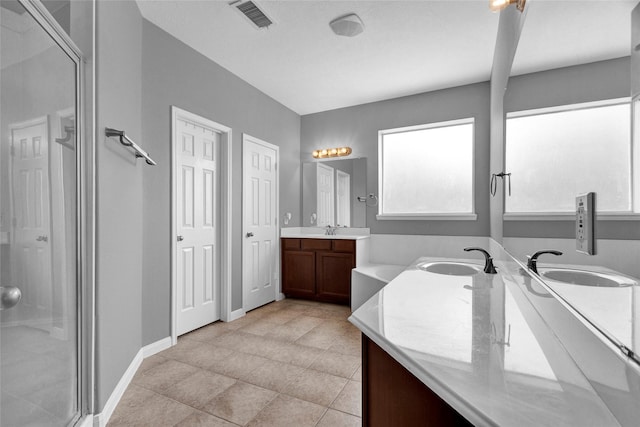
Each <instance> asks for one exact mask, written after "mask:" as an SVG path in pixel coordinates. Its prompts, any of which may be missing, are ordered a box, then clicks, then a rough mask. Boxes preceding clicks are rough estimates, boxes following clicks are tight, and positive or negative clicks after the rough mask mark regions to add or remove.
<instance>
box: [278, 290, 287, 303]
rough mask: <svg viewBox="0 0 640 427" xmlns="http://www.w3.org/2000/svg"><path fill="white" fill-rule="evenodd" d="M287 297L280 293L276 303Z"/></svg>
mask: <svg viewBox="0 0 640 427" xmlns="http://www.w3.org/2000/svg"><path fill="white" fill-rule="evenodd" d="M285 298H286V297H285V296H284V294H283V293H282V292H280V293H279V294H278V295H277V296H276V301H282V300H283V299H285Z"/></svg>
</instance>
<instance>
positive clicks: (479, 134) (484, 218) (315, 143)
mask: <svg viewBox="0 0 640 427" xmlns="http://www.w3.org/2000/svg"><path fill="white" fill-rule="evenodd" d="M465 117H475V119H476V121H475V123H476V126H475V131H476V134H475V168H476V169H475V208H476V213H477V214H478V219H477V220H476V221H387V220H385V221H378V220H376V214H377V208H368V209H367V227H369V228H370V229H371V232H372V233H380V234H431V235H465V236H487V235H489V197H488V194H489V179H488V176H489V83H488V82H485V83H477V84H472V85H467V86H460V87H455V88H450V89H444V90H439V91H434V92H428V93H422V94H418V95H412V96H406V97H402V98H395V99H390V100H386V101H380V102H374V103H370V104H363V105H358V106H355V107H348V108H341V109H337V110H331V111H326V112H321V113H316V114H309V115H306V116H302V127H301V146H300V156H301V157H300V160H301V161H303V162H304V161H309V160H311V159H312V157H311V153H312V151H313V150H314V149H317V148H326V147H335V146H350V147H351V148H352V149H353V153H352V156H353V157H366V158H367V192H368V193H375V194H376V195H378V193H379V192H378V131H379V130H381V129H391V128H398V127H403V126H411V125H420V124H425V123H433V122H441V121H446V120H454V119H461V118H465Z"/></svg>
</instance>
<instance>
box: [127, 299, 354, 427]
mask: <svg viewBox="0 0 640 427" xmlns="http://www.w3.org/2000/svg"><path fill="white" fill-rule="evenodd" d="M284 301H287V300H284ZM298 302H299V301H297V300H288V301H287V302H286V303H279V302H276V303H272V304H274V305H273V306H272V307H271V308H270V309H269V310H268V311H265V312H264V314H263V315H261V313H257V314H255V315H253V316H252V317H254V318H253V319H251V320H248V321H247V322H246V324H243V325H242V326H240V327H238V328H235V329H231V328H229V329H228V330H226V331H224V332H222V333H218V332H216V330H218V329H220V328H221V327H224V326H223V325H221V324H220V323H218V322H215V323H213V324H211V325H207V326H204V327H203V328H200V329H201V330H203V332H202V335H198V336H199V337H210V339H207V340H203V339H202V338H200V339H193V338H192V337H189V336H188V335H189V334H185V336H184V337H182V338H183V339H186V341H191V342H194V343H198V345H197V346H198V347H199V346H200V345H215V346H217V347H219V348H224V349H226V350H228V351H232V352H233V353H235V354H237V353H240V354H244V355H249V356H256V357H261V358H263V359H265V360H267V361H269V362H273V363H276V364H280V365H283V366H284V367H285V369H287V367H295V368H299V369H302V372H301V373H300V374H299V375H297V376H295V377H293V378H291V379H290V380H289V381H286V382H285V383H284V385H283V386H282V387H279V386H278V387H276V386H272V387H263V386H262V385H258V384H253V383H251V382H248V381H245V380H242V379H241V378H247V376H249V377H250V376H251V374H252V373H253V372H256V371H257V370H259V369H261V368H263V367H264V366H265V365H266V362H265V363H263V364H261V365H260V366H256V367H254V368H252V369H249V370H248V371H247V372H242V373H240V372H241V371H239V372H238V374H237V375H233V376H229V375H228V374H225V373H222V372H218V371H215V370H214V369H211V368H212V367H213V366H214V365H215V363H214V365H212V366H210V367H207V368H203V367H201V366H196V365H195V364H192V363H190V362H186V361H184V360H181V359H179V358H176V359H174V358H172V357H165V356H162V353H159V354H158V356H159V357H161V358H162V359H164V361H162V362H160V363H159V364H157V365H154V366H159V365H162V364H163V363H165V362H167V361H173V362H176V363H179V364H182V365H186V366H189V367H191V368H194V369H198V370H200V371H205V372H211V373H214V374H216V375H220V376H223V377H226V378H229V379H230V380H233V383H232V385H231V386H229V387H228V388H226V389H225V390H223V391H221V392H219V393H217V394H216V395H215V396H213V397H212V398H211V400H210V401H209V402H211V401H213V400H215V399H216V397H217V396H219V395H220V394H222V393H224V392H225V391H226V390H228V389H229V388H231V387H233V386H234V385H236V384H246V385H250V386H252V387H257V388H259V389H262V390H266V391H270V392H272V393H274V395H273V397H272V398H271V399H269V400H268V402H267V403H266V404H265V405H264V406H263V407H262V408H261V409H260V410H259V411H258V412H257V413H256V414H255V415H254V416H253V417H252V418H251V419H250V420H249V421H247V424H249V423H251V422H253V421H254V420H255V419H256V418H257V417H259V416H260V415H261V414H263V413H264V411H265V410H266V408H267V407H269V406H270V405H272V404H273V402H274V401H275V400H276V399H278V398H279V397H280V396H282V397H284V396H286V397H287V398H288V399H296V400H299V401H301V402H307V403H309V404H313V405H315V406H318V407H321V408H323V409H324V410H323V411H322V414H321V415H320V416H319V418H318V420H317V421H316V423H315V425H316V426H317V425H318V424H319V423H320V422H321V421H322V420H323V418H324V417H325V416H326V415H327V414H328V413H329V411H330V410H334V411H336V412H339V413H341V414H344V415H347V416H352V417H356V418H360V419H361V416H357V415H354V414H351V413H349V412H346V411H344V410H339V409H335V408H331V405H333V404H334V403H335V402H336V401H337V399H338V397H339V396H340V395H341V394H342V393H343V392H344V390H345V389H346V387H347V386H348V385H349V384H350V383H351V382H354V383H358V381H356V380H354V379H353V376H354V375H355V374H356V372H357V371H358V370H359V369H360V368H361V363H358V364H357V365H356V366H355V367H354V369H353V372H350V375H347V376H342V375H336V374H335V372H336V371H335V370H334V371H332V372H325V371H322V370H319V369H314V368H312V367H311V366H313V365H314V364H316V363H317V362H319V361H321V360H322V358H323V357H325V356H326V355H327V354H334V355H338V356H345V357H357V356H358V355H356V354H354V353H355V352H351V351H350V347H351V346H352V344H353V343H352V341H351V339H352V338H351V337H352V336H353V335H352V334H351V332H352V331H351V330H350V328H353V326H352V325H350V324H349V322H348V321H346V319H345V318H344V317H345V316H348V313H347V312H346V310H344V309H342V308H339V307H336V308H333V307H332V309H331V310H324V311H325V312H327V313H333V314H331V315H327V316H325V317H316V316H313V315H308V314H306V313H305V311H304V310H300V312H299V313H297V315H294V316H293V317H291V318H290V319H289V320H287V321H285V322H284V323H280V324H277V323H273V325H272V326H273V329H274V330H272V331H270V332H274V333H273V334H272V335H271V336H266V335H259V334H252V333H251V332H247V331H244V330H243V329H244V328H250V327H251V326H252V325H256V324H258V323H260V322H268V321H269V319H268V317H267V316H269V315H271V314H274V313H280V319H279V320H281V319H283V318H287V317H290V316H292V314H291V312H292V311H294V310H295V311H296V312H297V311H298V310H296V309H287V307H288V306H291V305H295V304H296V303H298ZM278 303H279V304H278ZM275 304H278V305H275ZM298 305H301V306H307V307H309V308H308V309H307V310H322V308H323V305H322V304H313V305H312V304H298ZM257 310H260V308H259V309H257ZM294 314H296V313H294ZM313 314H316V313H313ZM302 317H306V318H309V319H316V320H312V321H311V320H310V321H309V322H311V323H317V324H316V325H315V326H313V327H312V328H311V329H309V330H306V331H305V329H306V328H307V327H308V326H302V327H301V329H299V330H297V331H296V329H295V323H296V321H298V322H300V321H303V320H302V319H301V318H302ZM274 318H275V317H274ZM214 325H217V326H214ZM347 325H348V326H347ZM214 328H217V329H214ZM287 328H288V330H286V329H287ZM276 329H279V330H276ZM283 330H284V332H282V331H283ZM316 330H317V332H316V333H322V334H325V335H328V336H332V337H333V341H334V342H335V340H336V338H340V339H341V342H340V345H341V346H342V347H343V348H342V350H343V351H336V350H335V349H334V350H331V348H332V347H333V346H334V345H336V344H335V343H332V344H331V345H329V346H328V347H327V348H324V346H323V347H320V348H319V347H314V346H311V345H305V344H301V343H298V341H299V340H301V339H302V338H303V337H305V336H307V334H310V333H311V332H312V331H316ZM300 331H304V333H302V335H299V334H300V333H301V332H300ZM219 332H220V331H219ZM279 333H280V335H278V334H279ZM287 334H289V335H287ZM211 335H213V336H211ZM243 335H244V336H245V338H248V337H249V336H250V337H252V339H257V340H258V341H257V342H261V340H264V341H263V342H265V343H269V342H271V343H274V344H277V346H282V347H280V348H281V349H283V350H284V351H285V355H284V358H278V357H266V355H265V354H264V353H260V354H256V353H255V352H254V353H248V352H247V351H245V350H246V348H244V349H243V350H239V349H237V348H242V346H238V345H236V344H234V342H236V343H237V342H238V339H240V340H242V336H243ZM232 336H235V341H229V342H228V343H227V345H221V344H220V339H221V338H223V337H232ZM309 336H310V337H311V335H309ZM291 337H297V338H295V339H290V338H291ZM342 339H344V340H342ZM310 342H314V341H310ZM315 342H318V341H317V340H316V341H315ZM229 343H230V344H231V345H232V346H229ZM194 345H195V344H194ZM233 346H235V348H234V347H233ZM298 350H301V351H303V352H306V351H311V352H314V353H315V355H314V354H313V353H309V355H310V356H314V357H309V359H310V360H309V361H308V362H307V361H305V360H304V358H305V357H306V356H304V353H302V354H295V352H296V351H298ZM345 350H346V351H345ZM288 351H292V352H293V353H291V355H287V354H286V352H288ZM177 354H179V353H177ZM173 357H176V356H173ZM178 357H179V356H178ZM284 359H286V360H288V361H284ZM336 359H337V360H338V362H337V363H338V364H340V359H339V358H336ZM291 360H298V361H303V363H295V364H294V363H290V361H291ZM328 363H329V364H328V365H325V366H328V368H327V370H328V371H331V368H330V366H331V363H332V362H328ZM154 366H152V367H150V368H148V369H152V368H153V367H154ZM346 366H348V365H346ZM148 369H147V370H148ZM338 370H339V368H338ZM145 371H146V370H145ZM141 372H144V371H141ZM305 372H309V373H315V374H319V375H327V376H331V377H335V378H337V379H340V380H342V381H345V383H344V385H343V386H342V387H341V388H340V391H339V392H338V393H337V394H336V396H335V397H334V398H333V399H332V400H331V402H330V403H329V405H322V404H318V403H317V402H313V401H311V400H307V399H303V398H300V397H297V396H294V395H291V394H288V393H287V389H288V388H289V387H290V386H291V384H292V383H294V381H296V379H298V378H304V374H305ZM197 373H198V371H196V372H194V373H193V374H192V375H191V376H194V375H196V374H197ZM186 379H187V378H184V379H183V380H186ZM183 380H179V381H178V383H180V382H181V381H183ZM132 384H134V385H136V386H137V387H140V388H141V389H143V390H147V391H148V392H150V393H153V395H157V396H161V397H163V398H165V399H169V400H171V401H174V402H177V403H179V404H181V405H184V406H186V407H188V408H189V409H191V410H192V412H191V414H189V415H187V416H186V417H185V418H184V419H183V420H181V421H179V422H178V423H180V422H182V421H184V420H185V419H186V418H188V417H190V416H191V415H192V414H197V413H204V414H210V415H211V416H213V417H217V418H218V419H222V420H225V421H227V422H230V423H231V424H233V425H237V423H234V422H233V421H231V420H229V419H227V418H225V417H222V416H218V415H215V414H213V413H211V412H208V411H207V410H203V409H200V408H196V407H195V406H192V405H191V404H188V403H183V402H181V401H180V400H176V399H174V398H172V397H169V396H167V395H165V394H163V393H164V392H166V391H163V392H157V391H155V390H153V389H150V388H148V387H147V386H144V385H139V384H137V383H133V382H132ZM273 388H278V390H273ZM280 390H283V391H280ZM292 394H293V393H292ZM146 401H147V399H145V400H143V401H142V402H141V405H144V402H146ZM360 415H361V414H360ZM123 421H124V419H123Z"/></svg>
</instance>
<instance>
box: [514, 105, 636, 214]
mask: <svg viewBox="0 0 640 427" xmlns="http://www.w3.org/2000/svg"><path fill="white" fill-rule="evenodd" d="M620 104H629V106H630V109H631V114H632V117H631V126H632V129H631V139H630V141H629V142H630V144H631V156H630V157H631V165H630V170H631V175H630V179H631V183H630V184H631V197H632V205H634V207H632V209H634V208H635V206H636V205H638V204H640V200H638V201H636V198H635V196H636V193H635V192H636V191H637V190H636V187H639V188H640V185H636V184H635V181H636V179H637V178H636V173H634V156H635V155H637V154H636V152H638V151H640V150H638V149H637V148H636V147H635V145H636V144H637V143H636V142H635V141H634V136H633V132H634V130H633V99H632V98H631V97H623V98H613V99H606V100H599V101H590V102H581V103H577V104H569V105H557V106H553V107H544V108H536V109H532V110H522V111H512V112H509V113H507V115H506V120H508V119H514V118H519V117H529V116H539V115H543V114H552V113H560V112H566V111H577V110H586V109H589V108H599V107H608V106H613V105H620ZM505 125H506V123H505ZM505 127H506V126H505ZM506 149H507V135H506V133H505V138H504V150H505V153H506ZM504 161H505V165H504V169H505V170H506V168H507V166H506V155H505V156H504ZM506 197H507V196H506V195H505V203H504V204H503V206H504V209H506ZM575 217H576V215H575V213H574V212H506V211H505V212H503V214H502V219H503V220H504V221H575ZM596 217H597V220H600V221H640V212H634V211H625V212H602V213H599V212H596Z"/></svg>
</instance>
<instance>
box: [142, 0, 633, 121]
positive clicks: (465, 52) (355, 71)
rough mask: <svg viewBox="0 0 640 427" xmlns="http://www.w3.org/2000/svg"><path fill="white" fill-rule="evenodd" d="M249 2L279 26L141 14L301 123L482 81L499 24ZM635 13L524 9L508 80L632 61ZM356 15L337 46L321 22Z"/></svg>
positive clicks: (455, 12) (436, 13) (452, 1)
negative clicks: (357, 26) (354, 27)
mask: <svg viewBox="0 0 640 427" xmlns="http://www.w3.org/2000/svg"><path fill="white" fill-rule="evenodd" d="M255 2H256V3H257V4H258V5H260V6H261V7H262V8H263V9H264V10H265V12H266V13H267V14H268V15H269V17H271V18H272V19H273V20H274V21H275V25H272V26H271V27H269V28H268V29H266V30H257V29H255V28H254V27H252V26H251V25H250V24H249V23H248V22H247V21H246V20H245V18H244V17H243V16H241V15H240V14H239V13H238V12H237V11H236V10H235V9H234V8H232V7H231V6H229V5H228V4H227V2H226V1H216V0H207V1H203V0H201V1H189V0H138V5H139V6H140V10H141V12H142V14H143V16H144V17H145V18H146V19H148V20H149V21H151V22H153V23H154V24H156V25H158V26H159V27H161V28H163V29H164V30H165V31H167V32H168V33H170V34H172V35H173V36H174V37H176V38H178V39H179V40H181V41H183V42H184V43H186V44H188V45H190V46H191V47H193V48H194V49H196V50H197V51H199V52H200V53H202V54H203V55H205V56H207V57H209V58H210V59H212V60H213V61H215V62H216V63H218V64H219V65H221V66H223V67H224V68H226V69H227V70H229V71H231V72H232V73H234V74H236V75H237V76H239V77H240V78H242V79H243V80H245V81H247V82H248V83H250V84H251V85H253V86H255V87H256V88H258V89H259V90H261V91H263V92H264V93H266V94H267V95H269V96H271V97H272V98H274V99H276V100H277V101H279V102H280V103H282V104H284V105H285V106H287V107H289V108H290V109H292V110H293V111H295V112H297V113H299V114H302V115H304V114H310V113H314V112H319V111H325V110H330V109H335V108H341V107H346V106H351V105H358V104H363V103H367V102H373V101H378V100H383V99H389V98H395V97H399V96H404V95H411V94H415V93H421V92H425V91H431V90H437V89H442V88H446V87H452V86H459V85H463V84H469V83H475V82H480V81H487V80H489V78H490V73H491V64H492V58H493V50H494V47H495V41H496V40H495V39H496V34H497V27H498V19H499V15H498V14H496V13H491V12H490V11H489V9H488V2H487V1H486V0H471V1H460V0H446V1H426V0H420V1H336V0H334V1H314V0H304V1H260V0H255ZM635 3H637V2H636V1H616V0H607V1H589V0H586V1H585V0H583V1H579V2H578V1H546V0H529V2H528V3H527V7H529V8H530V9H529V11H528V15H527V19H526V21H525V26H524V30H523V34H522V38H521V44H520V46H519V48H518V53H517V55H516V60H515V64H514V73H516V74H522V73H526V72H531V71H538V70H542V69H549V68H556V67H560V66H566V65H574V64H577V63H585V62H592V61H596V60H602V59H609V58H614V57H620V56H625V55H628V52H629V38H630V33H629V25H630V24H629V13H630V10H631V9H632V7H633V6H634V4H635ZM352 12H353V13H357V14H358V15H359V16H360V17H361V18H362V20H363V22H364V25H365V31H364V32H363V33H362V34H360V35H359V36H357V37H354V38H345V37H338V36H336V35H335V34H333V33H332V32H331V29H330V28H329V22H330V21H331V20H332V19H334V18H336V17H338V16H341V15H344V14H347V13H352ZM621 20H622V21H624V22H620V21H621Z"/></svg>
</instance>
